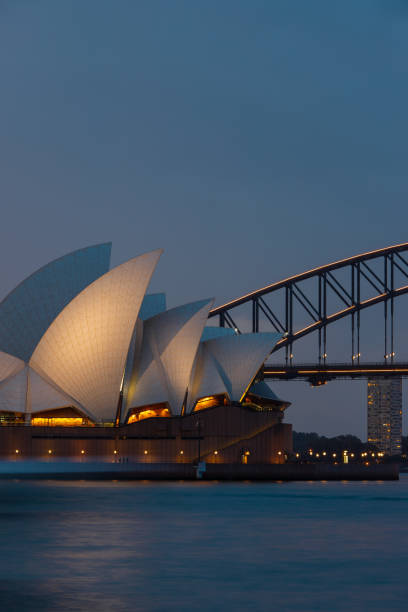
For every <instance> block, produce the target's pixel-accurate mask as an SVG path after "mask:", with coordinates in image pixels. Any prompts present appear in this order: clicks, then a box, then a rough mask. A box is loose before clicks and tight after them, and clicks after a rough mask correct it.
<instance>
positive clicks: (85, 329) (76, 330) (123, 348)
mask: <svg viewBox="0 0 408 612" xmlns="http://www.w3.org/2000/svg"><path fill="white" fill-rule="evenodd" d="M161 253H162V251H161V250H156V251H152V252H151V253H146V254H144V255H140V256H139V257H135V258H134V259H130V260H129V261H127V262H125V263H123V264H121V265H119V266H117V267H116V268H113V269H112V270H110V271H109V272H107V273H106V274H104V275H103V276H101V277H100V278H98V279H97V280H96V281H94V282H93V283H92V284H91V285H89V286H88V287H86V288H85V289H84V290H83V291H82V292H81V293H80V294H79V295H77V296H76V297H75V298H74V299H73V300H72V301H71V302H70V303H69V304H68V305H67V306H66V307H65V308H64V309H63V310H62V312H61V313H60V314H59V315H58V317H57V318H56V319H55V320H54V321H53V323H52V324H51V325H50V327H49V328H48V330H47V331H46V332H45V334H44V336H43V337H42V339H41V340H40V342H39V344H38V346H37V348H36V349H35V351H34V353H33V356H32V358H31V360H30V365H31V366H32V367H33V368H34V369H35V370H36V371H37V372H38V373H39V374H44V375H45V376H46V377H47V378H49V379H50V380H51V381H53V383H55V384H56V385H57V386H58V387H59V388H60V389H63V390H64V392H65V393H67V394H68V395H70V396H71V397H73V398H74V399H75V400H76V401H77V402H78V403H79V404H80V405H81V406H83V407H84V409H85V410H86V411H87V412H88V413H89V414H90V415H93V417H94V418H95V419H96V420H101V421H104V420H113V419H114V417H115V412H116V407H117V402H118V398H119V392H120V386H121V383H122V379H123V374H124V368H125V362H126V357H127V354H128V349H129V344H130V341H131V337H132V334H133V330H134V327H135V323H136V319H137V316H138V313H139V309H140V306H141V303H142V300H143V297H144V294H145V292H146V289H147V286H148V284H149V282H150V278H151V276H152V274H153V271H154V269H155V267H156V264H157V262H158V259H159V257H160V255H161Z"/></svg>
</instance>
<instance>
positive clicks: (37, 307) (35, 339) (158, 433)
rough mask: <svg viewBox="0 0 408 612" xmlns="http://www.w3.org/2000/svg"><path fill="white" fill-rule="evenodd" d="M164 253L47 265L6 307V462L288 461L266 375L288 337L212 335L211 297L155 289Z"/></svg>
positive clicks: (86, 253) (0, 445) (103, 250)
mask: <svg viewBox="0 0 408 612" xmlns="http://www.w3.org/2000/svg"><path fill="white" fill-rule="evenodd" d="M161 253H162V252H161V250H156V251H152V252H150V253H146V254H143V255H140V256H138V257H135V258H134V259H130V260H129V261H126V262H125V263H123V264H121V265H118V266H116V267H114V268H112V269H110V254H111V244H110V243H107V244H100V245H96V246H91V247H88V248H85V249H81V250H78V251H75V252H73V253H70V254H68V255H66V256H64V257H61V258H59V259H57V260H55V261H52V262H51V263H49V264H47V265H46V266H44V267H43V268H41V269H40V270H38V271H37V272H35V273H34V274H32V275H31V276H29V277H28V278H27V279H26V280H24V281H23V282H22V283H20V284H19V285H18V286H17V287H16V288H15V289H14V290H13V291H12V292H11V293H10V294H9V295H7V296H6V297H5V298H4V299H3V301H2V302H1V303H0V457H1V458H2V459H9V458H11V457H14V458H15V459H17V458H19V457H25V458H31V459H32V458H34V459H43V458H44V457H48V458H49V459H51V458H52V459H54V458H55V459H58V458H61V459H70V460H78V459H81V460H86V458H88V457H89V458H93V459H98V460H102V461H126V462H139V461H140V462H169V463H172V462H195V461H197V459H199V458H200V459H202V460H205V461H208V462H215V463H216V462H221V463H222V462H224V463H238V462H239V463H246V462H248V461H250V462H255V463H279V462H281V460H282V457H283V455H284V453H287V452H290V450H291V446H292V440H291V437H292V436H291V426H290V425H288V424H285V423H283V422H282V421H283V415H284V410H285V408H286V407H287V406H288V403H287V402H284V401H281V400H280V399H279V398H278V397H276V395H275V394H274V393H273V392H272V391H271V389H270V388H269V387H268V385H267V384H266V383H264V382H263V381H259V380H258V379H257V374H258V372H259V370H260V368H261V367H262V365H263V363H264V361H265V359H266V358H267V357H268V356H269V354H270V352H271V351H272V349H273V347H274V345H275V344H276V342H277V341H278V340H279V338H280V336H279V334H274V333H256V334H253V333H251V334H236V333H235V332H234V330H232V329H227V328H221V327H211V326H209V325H208V314H209V312H210V309H211V306H212V303H213V300H212V299H205V300H201V301H198V302H193V303H189V304H185V305H182V306H178V307H176V308H170V309H167V307H166V297H165V294H162V293H160V294H148V293H146V291H147V289H148V286H149V283H150V279H151V277H152V275H153V272H154V270H155V267H156V265H157V263H158V260H159V258H160V256H161Z"/></svg>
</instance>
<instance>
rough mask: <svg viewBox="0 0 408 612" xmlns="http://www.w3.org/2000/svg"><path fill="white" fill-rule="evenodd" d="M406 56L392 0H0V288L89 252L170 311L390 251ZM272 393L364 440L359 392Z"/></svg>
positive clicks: (405, 142) (300, 419) (294, 411)
mask: <svg viewBox="0 0 408 612" xmlns="http://www.w3.org/2000/svg"><path fill="white" fill-rule="evenodd" d="M407 60H408V10H407V4H406V3H405V2H404V1H403V0H401V1H400V0H395V1H394V0H383V1H380V0H378V1H375V0H367V1H364V0H360V1H359V2H355V0H350V1H346V0H343V2H336V3H330V2H327V0H321V1H317V0H316V1H310V2H304V0H298V1H296V0H293V1H291V2H287V0H281V1H273V2H272V1H270V0H267V1H259V0H258V1H257V0H252V1H251V2H248V1H247V0H246V1H239V0H231V1H227V0H224V1H220V0H216V1H208V0H207V1H205V2H204V1H197V2H191V1H190V0H186V1H177V0H173V1H172V2H168V1H159V0H154V1H150V0H146V1H144V2H133V1H126V0H121V2H113V0H110V1H105V0H98V1H96V0H93V1H91V0H82V1H71V2H70V1H68V0H66V1H65V2H55V1H53V0H38V1H37V2H35V3H34V2H28V1H25V0H19V1H18V2H16V1H15V0H10V1H7V0H0V77H1V96H0V117H1V119H0V122H1V123H0V126H1V128H0V130H1V131H0V178H1V181H0V190H1V202H2V212H3V216H2V224H1V229H0V254H1V257H0V266H1V287H0V290H1V293H2V294H3V295H4V294H5V293H7V291H8V290H10V289H11V288H12V287H13V286H14V285H15V284H16V283H17V282H18V281H19V280H21V279H22V278H23V277H25V276H27V274H29V273H30V272H32V271H33V270H34V269H36V268H37V267H38V266H40V265H42V264H44V263H46V262H47V261H49V260H50V259H53V258H55V257H56V256H59V255H61V254H63V253H66V252H68V251H71V250H73V249H75V248H78V247H81V246H85V245H88V244H92V243H96V242H100V241H105V240H112V241H113V245H114V247H113V261H114V263H119V262H120V261H123V260H124V259H126V258H129V257H131V256H134V255H137V254H139V253H142V252H144V251H147V250H151V249H154V248H157V247H162V248H164V249H165V254H164V256H163V258H162V261H161V262H160V264H159V267H158V269H157V272H156V274H155V277H154V280H153V284H152V289H153V290H165V291H166V292H167V295H168V302H169V305H176V304H179V303H182V302H184V301H191V300H195V299H200V298H206V297H210V296H214V297H215V298H216V301H217V303H221V302H223V301H224V300H227V299H230V298H233V297H236V296H239V295H241V294H242V293H243V292H246V291H248V290H251V289H256V288H258V287H260V286H263V285H265V284H267V283H270V282H273V281H275V280H279V279H280V278H282V277H284V276H286V275H288V274H292V273H296V272H301V271H303V270H304V269H307V268H310V267H314V266H316V265H320V264H323V263H327V262H329V261H333V260H335V259H339V258H342V257H345V256H348V255H352V254H355V253H359V252H362V251H365V250H370V249H373V248H380V247H383V246H386V245H389V244H394V243H398V242H405V241H407V240H408V235H407V219H408V212H407V194H408V177H407V152H408V139H407V135H408V134H407V108H408V79H407V77H408V61H407ZM406 328H407V331H408V324H407V326H406ZM407 338H408V333H407ZM279 393H281V394H282V395H284V396H285V397H286V398H288V399H290V400H292V401H293V402H294V405H293V407H292V408H291V409H290V411H289V412H288V419H289V420H291V421H292V422H293V423H294V425H295V427H296V428H297V429H303V430H311V429H312V430H318V431H320V432H322V433H323V432H326V433H328V434H334V433H341V432H343V431H351V432H355V433H357V434H359V435H365V434H364V418H365V386H364V384H362V383H332V384H331V385H327V387H326V388H325V389H312V390H310V389H309V388H308V387H307V386H306V385H305V384H303V383H294V384H291V385H290V386H287V385H286V386H285V387H282V385H279Z"/></svg>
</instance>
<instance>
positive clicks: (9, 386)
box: [0, 366, 28, 412]
mask: <svg viewBox="0 0 408 612" xmlns="http://www.w3.org/2000/svg"><path fill="white" fill-rule="evenodd" d="M27 370H28V367H27V366H25V367H24V368H23V369H22V370H20V371H19V372H18V373H17V374H16V375H15V376H12V377H11V378H7V380H5V381H3V382H2V383H0V412H26V405H27Z"/></svg>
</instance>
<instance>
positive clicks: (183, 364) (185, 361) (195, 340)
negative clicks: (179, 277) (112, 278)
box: [127, 300, 213, 414]
mask: <svg viewBox="0 0 408 612" xmlns="http://www.w3.org/2000/svg"><path fill="white" fill-rule="evenodd" d="M212 303H213V300H202V301H199V302H193V303H191V304H185V305H184V306H179V307H177V308H172V309H171V310H168V311H166V312H164V313H162V314H158V315H156V316H155V317H152V318H150V319H148V320H147V321H145V322H144V326H143V344H142V350H141V355H140V359H139V362H138V364H137V365H136V367H135V371H134V376H133V380H132V382H131V384H130V389H129V394H128V402H127V406H128V408H135V407H138V406H145V405H149V404H155V403H161V402H168V403H169V405H170V408H171V411H172V413H173V414H180V413H181V409H182V406H183V402H184V398H185V394H186V391H187V387H188V383H189V379H190V375H191V370H192V367H193V363H194V359H195V355H196V352H197V348H198V345H199V342H200V337H201V334H202V331H203V328H204V325H205V323H206V321H207V317H208V313H209V311H210V308H211V306H212Z"/></svg>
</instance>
